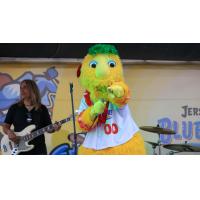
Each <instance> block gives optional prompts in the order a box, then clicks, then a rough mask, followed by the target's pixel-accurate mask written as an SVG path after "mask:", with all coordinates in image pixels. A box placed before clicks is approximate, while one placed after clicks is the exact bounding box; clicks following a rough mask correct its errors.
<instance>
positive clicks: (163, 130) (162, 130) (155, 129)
mask: <svg viewBox="0 0 200 200" xmlns="http://www.w3.org/2000/svg"><path fill="white" fill-rule="evenodd" d="M140 129H141V130H144V131H148V132H153V133H158V134H164V135H174V134H176V132H175V131H173V130H171V129H166V128H161V127H157V126H141V127H140Z"/></svg>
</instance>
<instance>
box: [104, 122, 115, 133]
mask: <svg viewBox="0 0 200 200" xmlns="http://www.w3.org/2000/svg"><path fill="white" fill-rule="evenodd" d="M104 132H105V134H107V135H110V134H111V133H113V134H117V133H118V126H117V124H115V123H113V124H112V126H111V125H110V124H105V126H104Z"/></svg>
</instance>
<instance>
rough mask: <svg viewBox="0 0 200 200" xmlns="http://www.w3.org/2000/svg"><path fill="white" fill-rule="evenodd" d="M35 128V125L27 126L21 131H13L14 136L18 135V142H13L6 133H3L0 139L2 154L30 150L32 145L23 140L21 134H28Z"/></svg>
mask: <svg viewBox="0 0 200 200" xmlns="http://www.w3.org/2000/svg"><path fill="white" fill-rule="evenodd" d="M34 129H35V125H30V126H27V127H26V128H25V129H24V130H23V131H21V132H15V134H16V136H18V137H19V143H18V144H15V143H14V142H12V141H11V140H9V138H8V136H7V135H4V136H3V138H2V139H1V152H2V154H3V155H17V154H19V153H20V152H26V151H30V150H32V149H33V148H34V145H29V144H28V142H26V141H24V140H23V137H22V136H26V135H28V134H30V133H31V132H32V131H33V130H34Z"/></svg>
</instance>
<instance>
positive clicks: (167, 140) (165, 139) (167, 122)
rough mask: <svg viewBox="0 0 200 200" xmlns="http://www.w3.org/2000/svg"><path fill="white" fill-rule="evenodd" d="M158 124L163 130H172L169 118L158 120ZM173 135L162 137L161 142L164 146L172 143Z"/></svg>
mask: <svg viewBox="0 0 200 200" xmlns="http://www.w3.org/2000/svg"><path fill="white" fill-rule="evenodd" d="M158 124H159V126H160V127H162V128H168V129H171V121H170V119H169V118H163V119H160V120H158ZM171 139H172V138H171V135H163V134H161V135H160V141H161V143H162V144H170V143H171Z"/></svg>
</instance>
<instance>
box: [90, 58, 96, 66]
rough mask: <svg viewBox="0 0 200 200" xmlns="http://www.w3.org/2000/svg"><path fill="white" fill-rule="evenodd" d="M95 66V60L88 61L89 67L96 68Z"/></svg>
mask: <svg viewBox="0 0 200 200" xmlns="http://www.w3.org/2000/svg"><path fill="white" fill-rule="evenodd" d="M96 66H97V62H96V61H94V60H93V61H91V62H90V67H92V68H96Z"/></svg>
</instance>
